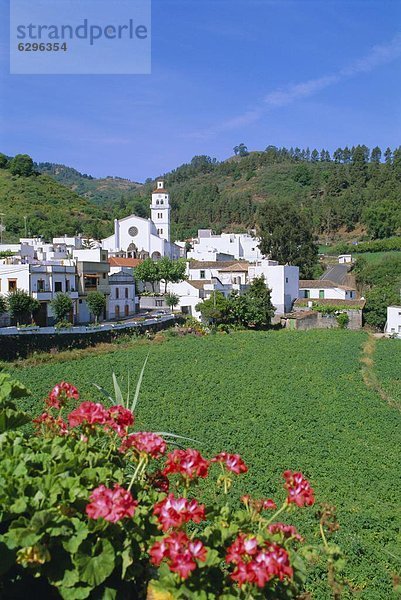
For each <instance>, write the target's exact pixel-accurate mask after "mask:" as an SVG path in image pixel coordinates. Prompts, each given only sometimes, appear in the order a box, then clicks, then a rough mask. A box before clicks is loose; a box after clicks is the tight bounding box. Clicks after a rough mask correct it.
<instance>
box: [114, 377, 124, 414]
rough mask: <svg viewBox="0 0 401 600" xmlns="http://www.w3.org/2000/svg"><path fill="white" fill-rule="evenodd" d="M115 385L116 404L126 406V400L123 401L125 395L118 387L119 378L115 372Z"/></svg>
mask: <svg viewBox="0 0 401 600" xmlns="http://www.w3.org/2000/svg"><path fill="white" fill-rule="evenodd" d="M113 385H114V394H115V397H116V399H115V403H116V404H121V405H122V406H124V400H123V395H122V392H121V388H120V386H119V385H118V381H117V377H116V375H115V373H114V372H113Z"/></svg>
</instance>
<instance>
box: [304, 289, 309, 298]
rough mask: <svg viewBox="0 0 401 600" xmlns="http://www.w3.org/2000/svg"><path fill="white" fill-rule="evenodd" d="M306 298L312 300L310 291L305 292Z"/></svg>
mask: <svg viewBox="0 0 401 600" xmlns="http://www.w3.org/2000/svg"><path fill="white" fill-rule="evenodd" d="M304 298H310V291H309V290H304Z"/></svg>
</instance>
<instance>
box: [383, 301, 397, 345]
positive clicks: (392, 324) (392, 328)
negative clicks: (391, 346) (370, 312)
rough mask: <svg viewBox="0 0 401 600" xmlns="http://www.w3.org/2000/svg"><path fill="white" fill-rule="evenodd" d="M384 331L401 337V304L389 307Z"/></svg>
mask: <svg viewBox="0 0 401 600" xmlns="http://www.w3.org/2000/svg"><path fill="white" fill-rule="evenodd" d="M384 331H385V333H389V334H390V335H391V334H393V335H396V336H397V337H401V306H388V307H387V321H386V326H385V328H384Z"/></svg>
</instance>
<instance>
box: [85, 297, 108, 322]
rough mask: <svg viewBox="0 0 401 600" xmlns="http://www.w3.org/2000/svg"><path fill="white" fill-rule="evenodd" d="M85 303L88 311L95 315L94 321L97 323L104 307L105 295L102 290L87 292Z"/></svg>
mask: <svg viewBox="0 0 401 600" xmlns="http://www.w3.org/2000/svg"><path fill="white" fill-rule="evenodd" d="M86 303H87V305H88V307H89V310H90V312H91V313H92V314H93V315H94V316H95V323H96V324H97V323H98V321H99V317H100V315H101V314H102V313H103V311H104V309H105V307H106V296H105V295H104V294H102V292H89V294H88V295H87V297H86Z"/></svg>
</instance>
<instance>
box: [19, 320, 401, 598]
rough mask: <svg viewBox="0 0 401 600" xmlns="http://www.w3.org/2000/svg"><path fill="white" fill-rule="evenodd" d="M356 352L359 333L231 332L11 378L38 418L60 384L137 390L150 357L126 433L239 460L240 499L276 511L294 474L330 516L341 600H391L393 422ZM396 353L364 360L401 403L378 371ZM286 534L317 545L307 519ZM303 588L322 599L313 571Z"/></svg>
mask: <svg viewBox="0 0 401 600" xmlns="http://www.w3.org/2000/svg"><path fill="white" fill-rule="evenodd" d="M366 341H367V336H366V334H364V333H362V332H356V333H355V332H347V331H307V332H290V331H282V332H260V333H258V332H243V333H241V332H238V333H235V334H231V335H216V336H208V337H206V338H192V337H187V338H179V339H178V338H173V339H170V340H168V341H166V342H165V343H161V344H150V345H149V344H143V343H142V344H138V345H135V344H134V345H133V346H132V347H129V348H126V347H124V348H121V349H118V350H116V351H115V352H113V353H110V354H109V353H104V354H97V355H94V356H91V355H90V354H87V355H85V356H84V357H81V358H80V360H70V361H68V360H67V361H66V362H64V363H60V362H58V363H55V364H52V363H48V364H43V365H38V366H32V367H29V366H27V365H25V367H24V368H23V369H21V368H14V369H13V370H12V371H13V374H14V375H15V376H17V377H18V378H19V379H20V380H21V381H22V382H24V383H25V384H27V385H28V386H30V387H31V389H32V390H33V391H34V394H33V396H32V398H30V399H29V400H28V402H26V403H25V408H27V409H28V410H30V411H31V413H32V415H34V414H35V415H36V414H37V413H38V412H39V411H41V407H42V405H41V400H42V398H43V397H45V395H46V394H47V392H48V390H49V389H50V388H51V387H52V386H53V385H54V384H55V383H56V382H58V381H59V380H60V379H65V380H67V381H70V382H72V383H74V384H75V385H77V386H78V388H79V389H80V392H81V396H82V397H83V398H85V399H91V400H95V399H96V400H99V399H100V398H99V396H98V395H97V392H96V390H95V388H94V387H93V386H92V382H93V381H95V382H96V383H98V384H100V385H102V386H104V387H106V388H107V389H111V387H112V382H111V374H112V371H113V370H114V371H115V373H116V375H117V377H118V378H119V379H120V380H122V379H125V380H126V378H127V374H128V372H129V373H130V375H131V380H134V381H135V380H136V378H137V376H138V374H139V372H140V369H141V366H142V364H143V361H144V359H145V356H146V354H147V352H148V350H149V349H150V350H151V354H150V359H149V363H148V367H147V371H146V373H145V377H144V380H143V385H142V389H141V395H140V399H139V404H138V410H137V420H136V427H137V428H138V429H139V430H142V429H148V428H149V429H151V430H152V429H153V430H164V431H174V432H176V433H180V434H182V435H186V436H189V437H193V438H196V439H198V440H200V441H201V444H202V445H201V446H200V447H199V449H201V450H202V451H203V452H204V453H205V454H206V455H210V454H211V453H213V452H218V451H220V450H221V449H225V450H227V451H236V452H239V453H240V454H242V455H243V457H244V459H245V461H246V462H247V463H248V465H249V467H250V470H249V473H248V474H247V475H245V476H244V477H243V478H242V479H241V480H240V481H239V482H238V483H237V486H236V488H235V493H236V494H238V495H240V494H241V493H243V492H244V491H249V492H250V493H252V494H253V495H255V496H256V497H261V496H264V497H270V496H273V497H275V498H276V499H278V500H280V497H279V498H277V489H280V488H281V485H282V478H281V473H282V471H283V470H284V469H286V468H289V469H294V470H298V469H299V470H302V471H303V472H304V473H305V475H306V476H307V477H308V478H310V479H311V481H312V483H313V486H314V488H315V491H316V495H317V499H318V501H319V502H330V503H332V504H335V505H336V506H337V512H338V518H339V521H340V524H341V529H340V531H339V532H338V534H337V537H336V539H337V541H338V543H339V544H340V545H341V547H342V548H343V549H344V551H345V553H346V555H347V558H348V562H347V567H346V571H345V577H346V579H347V581H348V583H349V588H348V590H346V591H345V593H344V598H353V597H355V598H358V599H359V598H360V599H363V600H389V599H395V598H396V595H395V593H394V592H393V586H392V577H393V576H394V575H395V574H396V573H397V570H399V567H400V565H401V562H400V557H401V550H400V548H399V547H397V544H399V538H397V535H399V533H398V532H399V529H400V525H401V523H400V513H399V508H398V507H399V485H398V484H399V467H398V463H399V456H400V450H401V448H400V435H399V432H400V425H401V413H400V412H399V411H397V410H395V409H394V408H391V407H389V406H388V404H387V403H386V402H384V401H383V400H382V399H381V398H380V395H379V394H378V393H377V392H376V391H375V389H372V388H369V387H367V386H366V385H365V382H364V379H363V376H362V370H361V362H360V361H361V358H362V348H363V347H364V346H365V345H366ZM396 344H397V343H396V342H394V344H393V343H390V342H389V343H388V345H387V344H386V343H384V342H383V343H382V342H380V343H379V348H378V349H377V354H376V353H375V354H373V360H376V359H377V361H378V362H377V373H378V377H379V379H380V377H382V376H383V379H385V380H386V381H384V383H383V385H384V386H385V387H386V386H391V385H392V386H393V387H394V386H395V388H396V390H398V391H397V393H399V394H401V372H400V373H399V380H398V382H396V383H391V372H393V373H396V372H397V371H396V370H395V371H394V370H392V369H391V368H388V369H387V371H386V369H385V368H384V367H383V365H384V366H385V365H389V363H391V364H395V363H396V361H397V360H398V364H400V358H401V343H400V344H399V346H397V345H396ZM372 366H373V365H370V367H372ZM375 367H376V365H375ZM385 371H386V372H385ZM386 377H387V379H386ZM393 393H395V392H394V390H393ZM397 482H398V483H397ZM283 493H284V492H282V494H283ZM294 524H296V525H299V526H300V528H301V531H302V532H303V533H306V534H307V539H308V540H309V541H316V540H315V538H314V533H313V532H314V531H315V530H316V526H315V521H314V510H313V509H312V510H304V511H301V513H300V515H297V514H295V515H294ZM309 586H310V588H311V589H312V591H313V598H315V599H318V600H326V599H328V598H330V593H329V591H328V589H327V587H326V585H325V583H324V578H323V574H322V573H321V572H320V571H319V569H318V568H316V569H314V570H313V572H312V574H311V576H310V580H309ZM350 590H352V591H350Z"/></svg>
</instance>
